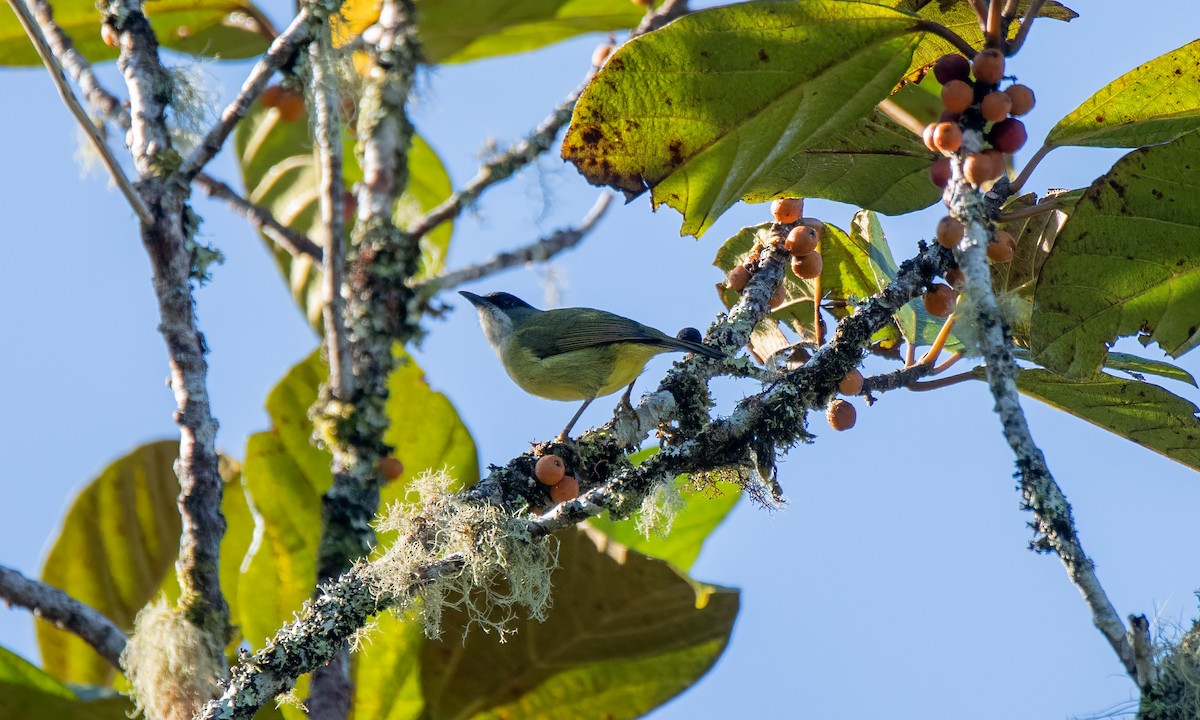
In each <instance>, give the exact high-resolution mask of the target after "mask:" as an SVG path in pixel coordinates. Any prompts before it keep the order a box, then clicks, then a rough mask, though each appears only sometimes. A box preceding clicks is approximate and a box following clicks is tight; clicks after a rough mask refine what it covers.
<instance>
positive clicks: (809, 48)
mask: <svg viewBox="0 0 1200 720" xmlns="http://www.w3.org/2000/svg"><path fill="white" fill-rule="evenodd" d="M914 23H915V18H914V17H913V16H911V15H909V14H907V13H901V12H897V11H895V10H891V9H888V8H886V7H881V6H878V5H870V4H866V3H842V2H833V1H832V0H804V1H803V2H788V3H783V2H763V1H757V2H747V3H740V4H737V5H732V6H728V7H719V8H713V9H711V10H704V11H701V12H697V13H693V14H691V15H688V16H685V17H682V18H680V19H679V20H676V21H675V22H673V23H671V24H669V25H667V26H665V27H663V28H662V29H660V30H658V31H657V32H653V33H649V34H647V35H644V36H642V37H639V38H637V39H635V40H633V41H632V42H630V43H627V44H626V45H624V46H623V47H622V48H621V49H619V50H618V51H617V52H616V53H615V54H614V55H613V56H612V57H611V58H610V59H609V60H608V62H607V63H606V64H605V66H604V68H603V69H602V70H601V71H600V72H599V73H598V74H597V75H596V77H595V78H594V79H593V80H592V82H591V83H590V84H589V85H588V87H587V89H586V90H585V92H584V94H583V96H582V97H581V98H580V100H579V103H578V104H577V105H576V106H575V116H574V118H573V120H572V123H571V127H570V129H569V130H568V131H567V135H566V138H565V139H564V141H563V157H564V158H565V159H567V160H570V161H571V162H573V163H575V165H576V166H577V167H578V168H579V170H580V171H581V172H582V173H583V174H584V175H585V176H586V177H587V179H588V180H589V181H590V182H592V183H594V184H597V185H611V186H612V187H614V188H617V189H620V190H623V191H625V192H626V194H627V195H630V196H634V195H638V194H640V193H642V192H644V191H645V190H647V189H651V190H652V191H653V193H652V202H653V203H654V205H656V206H657V205H659V204H661V203H666V204H668V205H670V206H671V207H673V208H675V209H676V210H679V211H680V212H682V213H683V215H684V224H683V232H684V233H688V234H693V235H699V234H701V233H703V232H704V231H705V230H706V229H707V228H708V227H709V226H710V225H711V224H712V223H713V222H714V221H715V220H716V218H717V217H718V216H719V215H720V214H721V213H722V212H724V211H725V210H726V209H727V208H729V207H730V206H731V205H733V204H734V203H735V202H737V201H738V200H740V199H742V198H744V197H747V196H754V197H758V198H765V197H771V196H775V195H781V194H784V192H785V191H787V189H788V188H789V187H791V186H792V185H793V183H795V182H796V181H797V180H799V179H801V178H803V177H804V175H805V174H811V175H813V177H814V178H818V177H819V178H820V179H821V182H824V183H830V182H831V177H829V176H827V173H824V172H817V171H816V170H813V169H804V170H803V172H794V169H795V163H796V156H797V155H799V154H800V153H801V152H802V151H804V150H808V149H812V148H822V147H832V148H834V150H833V152H835V153H848V154H851V155H853V154H854V153H855V152H858V150H856V148H868V149H870V150H872V151H878V149H879V148H877V147H875V146H874V145H873V143H877V136H876V135H875V134H864V133H863V132H862V131H861V125H858V123H860V122H861V121H862V119H863V118H867V117H870V116H871V115H872V113H873V112H874V106H875V104H876V103H878V102H879V101H880V100H882V99H883V98H884V97H886V96H887V95H888V93H889V92H891V90H892V88H893V87H894V86H895V84H896V81H897V80H899V79H900V76H901V75H902V74H903V73H904V70H905V69H906V68H907V67H908V64H909V61H910V59H911V57H912V52H913V49H914V47H915V46H916V45H917V43H918V42H919V41H920V35H919V34H918V33H917V32H915V31H914ZM855 128H859V129H858V130H857V131H856V130H855ZM879 136H884V134H883V133H880V134H879ZM900 137H902V136H897V137H896V138H891V137H888V138H887V140H886V142H885V143H884V144H889V143H891V142H893V141H894V140H898V139H899V138H900ZM899 158H900V159H899V160H898V162H900V161H902V162H904V163H906V164H907V163H911V162H913V158H911V157H910V156H908V155H907V154H902V155H900V156H899ZM822 164H823V163H817V165H816V166H815V167H818V168H819V167H820V166H821V165H822ZM905 167H906V168H907V165H906V166H905ZM876 171H877V172H878V170H876ZM906 173H907V170H906V171H905V173H901V175H904V174H906ZM831 194H832V193H831ZM837 199H841V198H837ZM920 206H921V205H920V204H917V205H915V206H914V207H920ZM910 209H912V208H910ZM893 210H894V209H893Z"/></svg>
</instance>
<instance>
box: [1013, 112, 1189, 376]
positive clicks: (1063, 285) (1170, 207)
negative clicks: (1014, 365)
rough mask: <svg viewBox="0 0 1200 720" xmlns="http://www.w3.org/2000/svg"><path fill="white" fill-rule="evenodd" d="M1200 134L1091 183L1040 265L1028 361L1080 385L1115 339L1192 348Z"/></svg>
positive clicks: (1139, 156)
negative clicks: (1128, 337)
mask: <svg viewBox="0 0 1200 720" xmlns="http://www.w3.org/2000/svg"><path fill="white" fill-rule="evenodd" d="M1198 194H1200V134H1197V133H1189V134H1187V135H1184V136H1183V137H1181V138H1179V139H1177V140H1174V141H1172V142H1170V143H1168V144H1166V145H1158V146H1154V147H1149V148H1144V149H1141V150H1135V151H1134V152H1131V153H1129V154H1128V155H1126V156H1125V157H1123V158H1122V159H1121V160H1119V161H1118V162H1117V163H1116V164H1115V165H1114V166H1113V168H1112V170H1110V171H1109V172H1108V173H1107V174H1106V175H1104V176H1102V177H1100V178H1099V179H1097V180H1096V182H1095V183H1093V184H1092V186H1091V188H1089V189H1088V191H1087V193H1086V194H1085V195H1084V196H1083V199H1081V200H1080V201H1079V202H1078V203H1077V204H1076V205H1075V209H1074V211H1073V213H1072V215H1071V218H1070V220H1068V221H1067V223H1066V225H1064V226H1063V229H1062V231H1061V232H1060V233H1059V235H1058V239H1057V241H1055V243H1054V248H1053V250H1051V252H1050V256H1049V257H1048V258H1047V259H1046V262H1045V264H1044V265H1043V266H1042V271H1041V274H1040V276H1039V279H1038V283H1037V288H1036V289H1035V291H1034V310H1033V321H1032V327H1031V330H1030V347H1031V350H1032V351H1033V359H1034V361H1036V362H1038V363H1040V364H1042V365H1044V366H1045V367H1047V368H1049V369H1050V370H1053V371H1055V372H1058V373H1060V374H1066V375H1071V376H1075V377H1088V376H1091V375H1094V374H1095V373H1096V372H1097V371H1099V369H1100V367H1101V366H1102V365H1103V364H1104V357H1105V355H1106V354H1107V352H1108V346H1109V345H1111V344H1112V343H1113V341H1115V340H1116V338H1117V337H1120V336H1126V335H1133V334H1138V336H1139V340H1141V341H1142V343H1143V344H1148V343H1150V342H1157V343H1158V344H1159V345H1160V346H1161V347H1162V349H1163V350H1164V351H1165V352H1167V353H1168V354H1169V355H1171V356H1172V357H1179V356H1180V355H1182V354H1183V353H1185V352H1187V351H1188V350H1190V349H1192V348H1193V347H1195V345H1196V343H1197V342H1200V332H1198V331H1197V328H1198V326H1200V204H1197V203H1196V197H1197V195H1198Z"/></svg>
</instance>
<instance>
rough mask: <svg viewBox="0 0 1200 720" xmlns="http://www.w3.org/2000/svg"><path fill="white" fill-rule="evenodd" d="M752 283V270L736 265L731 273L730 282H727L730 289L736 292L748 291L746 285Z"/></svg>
mask: <svg viewBox="0 0 1200 720" xmlns="http://www.w3.org/2000/svg"><path fill="white" fill-rule="evenodd" d="M748 282H750V270H749V269H748V268H747V267H746V266H745V265H735V266H734V268H733V269H732V270H730V271H729V280H728V281H727V282H726V284H727V285H729V289H730V290H733V291H734V292H741V291H742V290H744V289H746V283H748Z"/></svg>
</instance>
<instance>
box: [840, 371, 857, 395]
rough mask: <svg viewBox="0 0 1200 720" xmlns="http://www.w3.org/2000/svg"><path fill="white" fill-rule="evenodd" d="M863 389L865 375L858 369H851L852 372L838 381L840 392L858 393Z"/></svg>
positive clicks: (847, 393) (845, 393)
mask: <svg viewBox="0 0 1200 720" xmlns="http://www.w3.org/2000/svg"><path fill="white" fill-rule="evenodd" d="M862 389H863V376H862V373H860V372H859V371H858V370H851V371H850V374H849V375H847V376H846V377H844V378H842V381H841V382H840V383H838V392H840V393H841V394H843V395H857V394H859V393H860V392H862Z"/></svg>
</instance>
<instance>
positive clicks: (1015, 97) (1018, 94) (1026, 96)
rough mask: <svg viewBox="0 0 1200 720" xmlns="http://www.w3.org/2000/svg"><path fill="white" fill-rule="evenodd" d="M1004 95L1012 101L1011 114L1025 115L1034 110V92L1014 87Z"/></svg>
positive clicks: (1023, 87) (1022, 87) (1021, 86)
mask: <svg viewBox="0 0 1200 720" xmlns="http://www.w3.org/2000/svg"><path fill="white" fill-rule="evenodd" d="M1004 93H1005V94H1006V95H1008V97H1009V98H1010V99H1011V100H1012V109H1010V110H1009V112H1010V113H1012V114H1013V115H1024V114H1025V113H1027V112H1029V111H1030V110H1032V109H1033V105H1034V98H1033V90H1030V89H1029V88H1028V87H1026V86H1024V85H1013V86H1011V87H1009V88H1008V89H1007V90H1005V91H1004Z"/></svg>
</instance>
